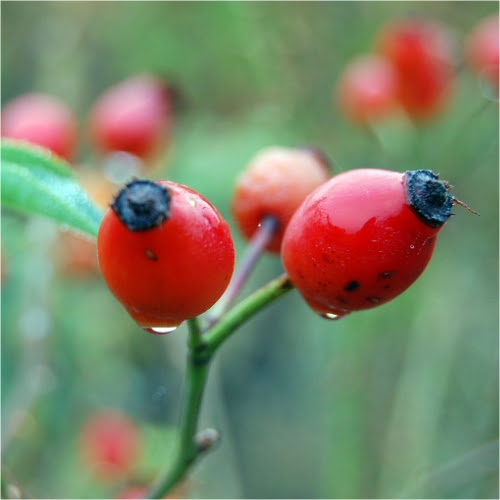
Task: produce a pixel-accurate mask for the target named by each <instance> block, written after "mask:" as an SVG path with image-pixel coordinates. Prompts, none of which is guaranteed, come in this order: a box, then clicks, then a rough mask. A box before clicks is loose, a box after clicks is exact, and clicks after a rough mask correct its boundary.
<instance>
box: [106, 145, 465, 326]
mask: <svg viewBox="0 0 500 500" xmlns="http://www.w3.org/2000/svg"><path fill="white" fill-rule="evenodd" d="M454 203H457V204H461V205H463V204H462V203H461V202H459V201H458V200H457V199H456V198H455V197H454V196H452V195H451V193H450V186H449V185H448V184H447V183H446V182H445V181H442V180H440V179H439V178H438V176H437V175H435V174H434V173H433V172H432V171H429V170H416V171H410V172H405V173H399V172H393V171H388V170H380V169H357V170H351V171H347V172H344V173H341V174H338V175H336V176H334V177H331V178H330V175H329V172H328V169H327V167H326V164H325V161H324V157H323V156H322V155H321V154H319V153H318V152H317V151H315V150H312V149H290V150H287V149H284V148H271V149H269V150H266V151H263V152H262V153H261V154H260V155H258V156H257V157H256V158H254V160H253V161H252V162H251V164H250V165H249V166H248V168H247V169H246V170H245V171H244V172H243V173H242V175H241V176H240V178H239V180H238V182H237V185H236V189H235V191H234V196H233V200H232V211H233V214H234V217H235V219H236V222H237V224H238V226H239V228H240V229H241V231H242V233H243V234H244V235H245V236H246V237H247V238H249V237H251V236H252V234H253V233H254V232H255V231H256V230H257V228H258V226H259V224H260V223H261V221H262V220H263V219H264V218H265V217H269V216H270V217H273V218H274V219H275V221H276V222H277V225H276V227H277V229H276V231H275V233H274V235H273V237H272V238H271V239H270V241H269V243H268V246H267V250H268V251H270V252H275V253H278V252H279V253H280V254H281V258H282V262H283V266H284V268H285V270H286V273H287V274H288V276H289V278H290V280H291V282H292V283H293V284H294V285H295V287H296V288H297V289H298V291H299V292H300V293H301V295H302V296H303V298H304V299H305V301H306V302H307V303H308V304H309V305H310V306H311V308H312V309H313V310H314V311H316V312H317V313H319V314H320V315H322V316H324V317H327V318H336V317H340V316H344V315H346V314H348V313H349V312H351V311H356V310H362V309H368V308H371V307H374V306H377V305H379V304H382V303H385V302H387V301H389V300H391V299H392V298H394V297H396V296H397V295H398V294H400V293H401V292H403V291H404V290H405V289H406V288H408V287H409V286H410V285H411V284H412V283H413V282H414V281H415V280H416V279H417V277H418V276H419V275H420V274H421V273H422V271H423V270H424V268H425V267H426V265H427V263H428V261H429V259H430V257H431V255H432V251H433V248H434V245H435V242H436V236H437V234H438V232H439V231H440V229H441V228H442V227H443V224H444V223H445V222H446V220H447V219H448V218H449V217H450V215H451V207H452V205H453V204H454ZM97 244H98V256H99V262H100V266H101V271H102V274H103V277H104V279H105V281H106V282H107V284H108V286H109V288H110V290H111V291H112V293H113V294H114V295H115V296H116V298H117V299H118V300H119V301H120V302H121V303H122V304H123V305H124V307H125V308H126V310H127V311H128V312H129V314H130V315H131V316H132V318H133V319H134V320H135V321H136V322H137V323H138V324H139V325H140V326H141V327H142V328H144V329H145V330H147V331H149V332H151V333H166V332H168V331H171V330H173V329H175V328H176V327H177V326H178V325H179V324H180V323H181V322H182V321H184V320H186V319H189V318H193V317H195V316H198V315H200V314H202V313H203V312H205V311H206V310H208V309H209V308H210V307H211V306H212V305H213V304H214V303H215V302H216V301H217V300H218V299H219V298H220V297H221V295H222V293H223V292H224V291H225V289H226V287H227V286H228V284H229V281H230V279H231V275H232V272H233V267H234V247H233V241H232V238H231V233H230V228H229V225H228V224H227V223H226V222H225V221H224V220H223V218H222V217H221V215H220V214H219V213H218V211H217V210H216V208H215V207H214V206H213V205H212V204H211V203H210V202H209V201H207V200H206V199H205V198H204V197H203V196H202V195H200V194H199V193H196V192H195V191H193V190H192V189H190V188H188V187H186V186H183V185H180V184H176V183H174V182H171V181H156V182H152V181H148V180H134V181H132V182H130V183H129V184H127V185H126V186H125V187H124V189H122V191H120V193H119V194H118V195H117V197H116V199H115V200H114V202H113V203H112V205H111V207H110V209H109V210H108V211H107V212H106V214H105V215H104V218H103V220H102V223H101V226H100V229H99V234H98V240H97Z"/></svg>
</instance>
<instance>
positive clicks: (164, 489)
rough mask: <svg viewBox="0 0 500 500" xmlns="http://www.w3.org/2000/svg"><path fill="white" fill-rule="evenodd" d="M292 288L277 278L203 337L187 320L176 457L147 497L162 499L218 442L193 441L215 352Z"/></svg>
mask: <svg viewBox="0 0 500 500" xmlns="http://www.w3.org/2000/svg"><path fill="white" fill-rule="evenodd" d="M292 289H293V285H292V283H291V282H290V280H289V279H288V276H286V275H283V276H279V277H278V278H276V279H274V280H273V281H271V282H269V283H268V284H267V285H265V286H263V287H262V288H260V289H259V290H257V291H256V292H254V293H253V294H252V295H250V296H249V297H247V298H246V299H245V300H243V301H241V302H240V303H239V304H237V305H236V306H234V307H233V308H232V309H231V310H230V311H228V312H227V313H226V314H225V315H224V316H222V318H221V319H220V321H219V322H218V323H217V324H216V325H215V326H213V327H212V328H211V329H210V330H208V331H207V332H206V333H204V334H202V332H201V329H200V326H199V323H198V320H197V319H196V318H193V319H190V320H188V327H189V342H188V346H189V357H188V365H187V374H186V376H187V381H186V385H185V388H184V402H183V404H184V406H183V411H182V419H181V427H180V438H179V442H178V445H177V449H176V455H175V458H174V461H173V464H172V466H171V468H170V470H168V471H167V473H166V474H165V476H163V477H161V478H160V479H159V481H158V482H157V483H156V484H155V485H153V487H152V488H151V489H150V490H149V492H148V493H147V495H146V498H163V497H164V496H165V495H166V494H167V493H168V492H169V491H170V490H171V489H172V488H173V487H174V486H175V485H176V484H178V483H179V481H180V480H181V479H182V478H183V477H184V476H185V475H186V473H187V472H188V470H189V468H190V467H191V466H192V465H193V463H194V462H195V460H196V459H197V458H198V457H199V456H200V455H201V454H202V453H204V452H205V451H207V450H209V449H210V448H211V445H212V444H213V443H214V442H215V440H216V439H217V436H216V434H214V433H213V432H209V433H203V434H202V435H200V438H199V440H197V439H196V434H197V426H198V417H199V414H200V409H201V403H202V398H203V392H204V389H205V385H206V382H207V376H208V369H209V367H210V361H211V359H212V356H213V355H214V353H215V351H216V350H217V349H218V348H219V347H220V345H221V344H222V343H223V342H224V341H225V340H226V339H227V338H228V337H229V336H230V335H231V334H232V333H233V332H234V331H235V330H236V329H237V328H238V327H239V326H240V325H241V324H242V323H244V322H245V321H246V320H247V319H249V318H250V317H251V316H253V315H254V314H255V313H256V312H257V311H259V310H260V309H262V308H263V307H265V306H266V305H268V304H270V303H271V302H273V301H274V300H276V299H278V298H279V297H281V296H282V295H284V294H285V293H287V292H288V291H290V290H292Z"/></svg>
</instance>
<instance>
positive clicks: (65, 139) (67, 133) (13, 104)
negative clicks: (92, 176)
mask: <svg viewBox="0 0 500 500" xmlns="http://www.w3.org/2000/svg"><path fill="white" fill-rule="evenodd" d="M1 126H2V137H8V138H10V139H17V140H23V141H27V142H29V143H31V144H36V145H38V146H41V147H44V148H47V149H49V150H51V151H53V152H54V153H55V154H57V155H59V156H61V157H62V158H64V159H66V160H67V161H69V162H71V161H72V160H73V158H74V155H75V151H76V144H77V123H76V119H75V117H74V115H73V113H72V111H71V110H70V109H69V108H68V106H67V105H66V104H64V103H63V102H62V101H61V100H60V99H58V98H56V97H54V96H51V95H47V94H42V93H38V92H36V93H30V94H23V95H20V96H19V97H16V98H15V99H13V100H12V101H10V102H8V103H7V104H6V105H5V106H4V108H3V110H2V125H1Z"/></svg>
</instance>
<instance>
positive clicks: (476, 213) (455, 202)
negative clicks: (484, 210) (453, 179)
mask: <svg viewBox="0 0 500 500" xmlns="http://www.w3.org/2000/svg"><path fill="white" fill-rule="evenodd" d="M452 203H453V205H460V206H461V207H463V208H465V210H467V211H469V212H470V213H471V214H474V215H481V214H480V213H479V212H476V211H475V210H473V209H472V208H470V207H469V206H468V205H466V204H465V203H464V202H463V201H460V200H459V199H458V198H455V197H453V201H452Z"/></svg>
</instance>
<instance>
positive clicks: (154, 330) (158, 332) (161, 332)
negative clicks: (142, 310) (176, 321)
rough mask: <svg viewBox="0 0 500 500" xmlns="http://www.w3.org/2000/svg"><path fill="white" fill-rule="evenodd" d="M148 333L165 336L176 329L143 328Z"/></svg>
mask: <svg viewBox="0 0 500 500" xmlns="http://www.w3.org/2000/svg"><path fill="white" fill-rule="evenodd" d="M143 329H144V330H146V331H147V332H148V333H152V334H154V335H165V334H167V333H171V332H173V331H174V330H176V329H177V326H149V327H147V326H146V327H143Z"/></svg>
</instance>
